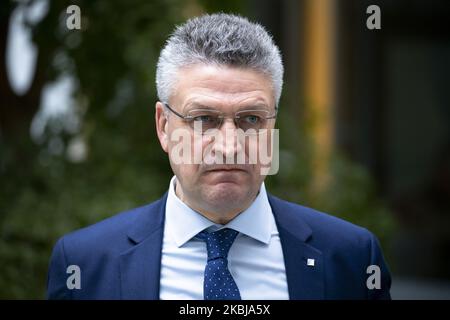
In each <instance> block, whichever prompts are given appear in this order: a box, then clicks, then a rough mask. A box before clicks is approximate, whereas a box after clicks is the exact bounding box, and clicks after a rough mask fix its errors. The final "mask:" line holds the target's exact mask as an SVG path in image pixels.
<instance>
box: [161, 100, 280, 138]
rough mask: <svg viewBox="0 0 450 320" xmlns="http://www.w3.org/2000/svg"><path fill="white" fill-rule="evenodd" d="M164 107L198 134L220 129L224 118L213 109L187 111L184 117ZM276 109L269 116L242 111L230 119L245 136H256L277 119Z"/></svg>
mask: <svg viewBox="0 0 450 320" xmlns="http://www.w3.org/2000/svg"><path fill="white" fill-rule="evenodd" d="M163 104H164V106H165V107H166V108H167V109H169V110H170V111H171V112H172V113H173V114H175V115H176V116H178V117H179V118H181V119H182V120H183V121H185V122H187V123H188V124H189V125H190V127H191V128H192V129H194V130H196V131H198V130H199V129H200V133H202V134H204V133H206V131H207V130H209V129H220V127H221V126H222V123H223V120H224V119H225V118H228V117H226V116H225V115H224V114H223V113H222V112H220V111H218V110H214V109H194V110H190V111H188V113H187V114H186V115H182V114H180V113H178V112H177V111H175V110H173V109H172V108H171V107H170V106H169V105H168V104H167V103H164V102H163ZM277 112H278V108H275V113H273V114H271V113H270V112H269V111H268V110H261V109H255V110H242V111H238V112H236V113H235V114H234V117H231V118H232V119H233V120H234V124H235V125H236V128H239V129H242V130H243V131H244V133H246V134H257V133H258V132H259V130H262V129H267V128H268V125H269V121H270V120H271V119H275V118H276V117H277Z"/></svg>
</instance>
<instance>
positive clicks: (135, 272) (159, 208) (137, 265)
mask: <svg viewBox="0 0 450 320" xmlns="http://www.w3.org/2000/svg"><path fill="white" fill-rule="evenodd" d="M166 199H167V193H166V194H165V195H164V196H163V197H162V198H161V199H160V200H158V201H157V202H155V203H154V204H152V205H151V207H150V208H148V209H147V210H145V211H143V212H142V213H141V214H140V215H138V217H137V219H136V221H135V223H134V225H133V228H132V229H131V230H130V232H129V233H128V238H129V239H130V241H131V242H132V243H133V244H134V245H133V246H132V247H131V248H130V249H128V250H126V251H125V252H123V253H122V254H121V255H120V283H121V298H122V299H151V300H157V299H159V281H160V270H161V250H162V239H163V233H164V216H165V207H166Z"/></svg>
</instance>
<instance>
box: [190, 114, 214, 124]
mask: <svg viewBox="0 0 450 320" xmlns="http://www.w3.org/2000/svg"><path fill="white" fill-rule="evenodd" d="M194 121H199V122H203V123H211V122H214V121H215V119H214V117H213V116H211V115H199V116H195V117H194Z"/></svg>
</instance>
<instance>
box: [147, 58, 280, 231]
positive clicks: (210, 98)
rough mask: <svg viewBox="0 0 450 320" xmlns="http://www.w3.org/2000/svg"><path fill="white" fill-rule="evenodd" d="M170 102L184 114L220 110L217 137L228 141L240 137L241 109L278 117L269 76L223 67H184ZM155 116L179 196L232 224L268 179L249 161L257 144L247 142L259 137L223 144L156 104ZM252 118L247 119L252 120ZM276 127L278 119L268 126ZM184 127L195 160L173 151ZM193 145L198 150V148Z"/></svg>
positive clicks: (198, 208)
mask: <svg viewBox="0 0 450 320" xmlns="http://www.w3.org/2000/svg"><path fill="white" fill-rule="evenodd" d="M168 104H169V105H170V107H171V108H172V109H173V110H175V111H176V112H178V113H179V114H181V115H188V114H192V112H193V110H198V109H206V108H208V109H214V111H220V112H222V113H223V114H224V115H225V119H224V120H223V122H222V125H221V126H220V127H219V128H218V130H219V131H218V133H221V134H222V137H224V138H225V137H228V136H227V135H229V134H230V133H236V129H237V128H236V126H235V123H234V122H233V120H232V119H231V117H233V116H234V114H235V113H236V112H238V111H244V110H255V109H256V110H264V111H268V114H271V115H273V114H274V113H275V107H274V106H275V98H274V93H273V88H272V83H271V80H270V78H269V77H268V76H266V75H263V74H261V73H258V72H256V71H253V70H249V69H239V68H232V67H225V66H211V65H209V66H208V65H194V66H191V67H188V68H184V69H181V70H180V71H179V73H178V77H177V81H176V84H175V88H174V90H173V93H172V96H171V97H170V101H169V102H168ZM155 117H156V123H157V131H158V137H159V139H160V142H161V146H162V148H163V149H164V151H165V152H167V153H168V154H169V159H170V163H171V166H172V169H173V171H174V173H175V175H176V176H177V190H176V191H177V195H178V196H179V197H180V198H181V199H182V200H183V201H184V202H185V203H187V204H188V205H189V206H190V207H191V208H193V209H194V210H197V211H199V212H201V213H203V214H204V215H206V216H207V217H208V218H210V219H212V220H215V221H219V222H220V221H226V220H229V219H230V218H232V217H234V216H235V215H236V214H238V213H239V212H241V211H243V210H245V209H246V208H247V207H248V206H249V205H250V204H251V203H252V201H253V200H254V199H255V197H256V195H257V193H258V191H259V188H260V186H261V183H262V181H263V180H264V178H265V176H264V175H262V174H261V164H260V162H259V161H257V163H256V164H255V163H249V162H250V161H249V158H248V155H249V152H253V153H255V152H256V153H258V148H259V145H258V144H257V143H252V142H249V141H253V142H255V141H256V140H255V137H252V138H250V140H243V139H238V138H236V137H235V139H231V140H230V139H222V140H220V139H215V138H212V136H211V135H201V134H199V133H195V131H194V130H193V128H192V124H193V123H192V122H191V123H189V122H186V121H184V120H183V119H181V118H179V117H178V116H176V115H175V114H174V113H172V112H168V111H167V109H165V108H164V105H163V104H162V103H160V102H158V103H157V104H156V116H155ZM252 120H253V118H251V117H249V118H248V121H250V122H251V121H252ZM274 124H275V120H267V122H266V126H267V128H268V129H273V127H274ZM180 129H182V130H185V131H183V132H184V133H186V134H187V135H188V137H189V139H190V140H189V142H190V143H191V146H192V148H191V151H192V157H191V158H190V159H191V160H192V161H187V162H188V163H186V161H184V162H182V163H180V161H178V160H177V159H175V157H176V156H179V152H178V151H177V152H174V151H175V149H174V148H177V146H178V147H179V145H180V140H179V139H178V138H177V139H173V137H174V133H175V132H177V131H179V130H180ZM252 139H253V140H252ZM269 140H270V139H269ZM246 142H247V143H246ZM194 145H196V146H197V147H200V148H197V149H195V147H194ZM196 150H197V151H196ZM199 150H201V151H200V152H201V155H200V157H201V160H202V161H201V163H198V161H197V162H196V163H194V162H195V161H193V158H194V154H195V153H197V156H198V155H199V154H198V153H199ZM238 154H240V155H245V159H246V161H245V163H244V164H242V162H240V164H236V163H237V162H238V163H239V161H238V160H237V157H238V156H237V155H238ZM258 154H259V153H258ZM227 157H228V159H234V161H233V163H234V164H227V163H229V162H226V160H225V158H227ZM219 158H222V159H223V164H217V161H215V160H217V159H219ZM241 159H242V158H241ZM207 163H209V164H207ZM211 163H214V164H211Z"/></svg>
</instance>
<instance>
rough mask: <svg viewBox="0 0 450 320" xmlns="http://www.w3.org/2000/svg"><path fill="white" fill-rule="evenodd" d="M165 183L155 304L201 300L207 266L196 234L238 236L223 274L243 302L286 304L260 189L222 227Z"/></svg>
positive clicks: (278, 253) (274, 235)
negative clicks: (227, 232) (229, 277)
mask: <svg viewBox="0 0 450 320" xmlns="http://www.w3.org/2000/svg"><path fill="white" fill-rule="evenodd" d="M175 183H176V177H173V178H172V180H171V182H170V187H169V193H168V196H167V203H166V218H165V225H164V237H163V245H162V257H161V277H160V299H163V300H174V299H180V300H185V299H186V300H187V299H194V300H202V299H203V278H204V271H205V266H206V261H207V251H206V244H205V242H204V241H202V240H199V239H196V238H194V237H195V236H196V235H197V234H198V233H199V232H200V231H202V230H205V229H207V230H208V231H210V232H212V231H216V230H219V229H221V228H231V229H234V230H236V231H239V234H238V236H237V237H236V240H235V241H234V243H233V245H232V247H231V249H230V252H229V254H228V268H229V270H230V272H231V274H232V276H233V278H234V280H235V281H236V284H237V286H238V288H239V291H240V293H241V297H242V299H243V300H266V299H273V300H282V299H289V294H288V288H287V281H286V270H285V265H284V258H283V251H282V248H281V242H280V237H279V234H278V229H277V226H276V223H275V219H274V216H273V213H272V209H271V207H270V204H269V200H268V198H267V193H266V189H265V186H264V183H263V184H262V185H261V188H260V192H259V194H258V196H257V197H256V199H255V201H254V202H253V203H252V205H251V206H250V207H249V208H247V210H245V211H243V212H242V213H240V214H239V215H238V216H237V217H236V218H234V219H233V220H231V221H230V222H229V223H228V224H226V225H220V224H215V223H214V222H212V221H211V220H209V219H207V218H206V217H204V216H202V215H201V214H199V213H198V212H196V211H194V210H192V209H191V208H189V207H188V206H187V205H186V204H185V203H184V202H182V201H181V200H180V199H179V198H178V197H177V195H176V194H175Z"/></svg>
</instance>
